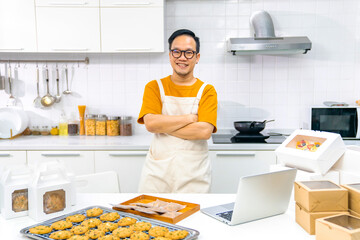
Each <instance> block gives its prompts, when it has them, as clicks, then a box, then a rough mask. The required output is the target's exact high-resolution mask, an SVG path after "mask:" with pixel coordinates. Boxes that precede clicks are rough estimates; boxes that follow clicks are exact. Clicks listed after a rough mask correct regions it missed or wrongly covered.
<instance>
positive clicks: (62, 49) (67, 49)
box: [52, 48, 89, 52]
mask: <svg viewBox="0 0 360 240" xmlns="http://www.w3.org/2000/svg"><path fill="white" fill-rule="evenodd" d="M52 50H53V51H72V52H73V51H81V52H85V51H88V50H89V49H88V48H53V49H52Z"/></svg>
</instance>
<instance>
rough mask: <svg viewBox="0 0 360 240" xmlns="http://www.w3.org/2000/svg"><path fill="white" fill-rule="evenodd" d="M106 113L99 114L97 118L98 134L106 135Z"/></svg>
mask: <svg viewBox="0 0 360 240" xmlns="http://www.w3.org/2000/svg"><path fill="white" fill-rule="evenodd" d="M106 120H107V117H106V115H103V114H99V115H97V118H96V135H98V136H105V135H106Z"/></svg>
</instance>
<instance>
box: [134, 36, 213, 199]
mask: <svg viewBox="0 0 360 240" xmlns="http://www.w3.org/2000/svg"><path fill="white" fill-rule="evenodd" d="M168 42H169V50H170V52H169V59H170V63H171V66H172V68H173V73H172V75H170V76H168V77H165V78H163V79H161V80H154V81H151V82H149V83H148V84H147V85H146V87H145V91H144V96H143V104H142V108H141V111H140V114H139V118H138V123H141V124H143V123H145V126H146V129H147V130H148V131H149V132H152V133H154V139H153V141H152V143H151V146H150V150H149V153H148V154H147V157H146V161H145V164H144V167H143V170H142V176H141V180H140V186H139V192H153V193H154V192H157V193H168V192H171V193H173V192H182V193H183V192H195V193H206V192H209V190H210V181H211V173H210V161H209V158H208V146H207V139H209V138H210V137H211V133H213V132H216V118H217V94H216V91H215V89H214V87H213V86H211V85H209V84H206V83H203V82H202V81H200V80H199V79H197V78H195V77H194V75H193V73H194V67H195V65H196V64H197V63H198V62H199V59H200V53H199V51H200V41H199V38H198V37H196V36H195V34H194V33H193V32H192V31H190V30H187V29H181V30H178V31H175V32H174V33H173V34H172V35H171V36H170V38H169V40H168Z"/></svg>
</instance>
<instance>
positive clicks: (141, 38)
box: [100, 7, 164, 52]
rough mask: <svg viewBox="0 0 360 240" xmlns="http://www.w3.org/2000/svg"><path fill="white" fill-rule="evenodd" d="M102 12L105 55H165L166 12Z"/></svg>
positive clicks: (127, 9) (154, 9)
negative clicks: (120, 53)
mask: <svg viewBox="0 0 360 240" xmlns="http://www.w3.org/2000/svg"><path fill="white" fill-rule="evenodd" d="M100 9H101V47H102V52H164V9H163V8H162V7H132V8H131V7H122V8H100Z"/></svg>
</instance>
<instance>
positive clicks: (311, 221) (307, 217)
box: [295, 204, 348, 235]
mask: <svg viewBox="0 0 360 240" xmlns="http://www.w3.org/2000/svg"><path fill="white" fill-rule="evenodd" d="M340 213H348V211H344V212H315V213H309V212H308V211H306V210H305V209H304V208H303V207H301V206H300V205H299V204H296V206H295V220H296V222H297V223H298V224H299V225H300V226H301V227H302V228H303V229H304V230H305V231H307V232H308V233H309V234H310V235H314V234H315V220H316V219H318V218H323V217H328V216H333V215H338V214H340Z"/></svg>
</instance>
